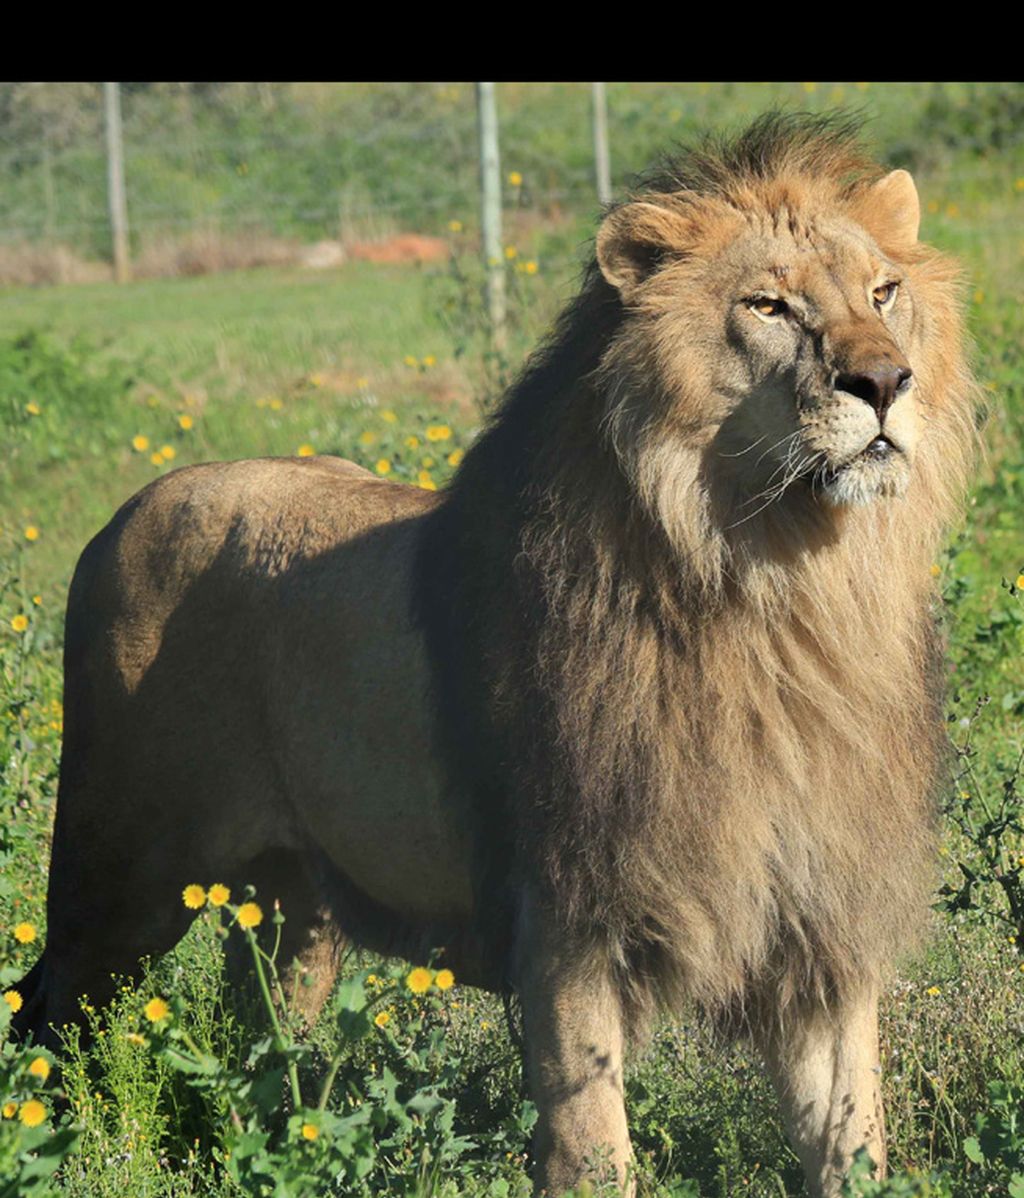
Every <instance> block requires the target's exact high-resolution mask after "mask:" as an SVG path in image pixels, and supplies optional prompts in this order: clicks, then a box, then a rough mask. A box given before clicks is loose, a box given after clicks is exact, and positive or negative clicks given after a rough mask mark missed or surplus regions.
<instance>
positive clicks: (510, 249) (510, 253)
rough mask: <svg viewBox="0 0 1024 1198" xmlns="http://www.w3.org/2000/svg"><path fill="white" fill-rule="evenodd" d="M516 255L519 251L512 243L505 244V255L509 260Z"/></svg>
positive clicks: (513, 258) (512, 259)
mask: <svg viewBox="0 0 1024 1198" xmlns="http://www.w3.org/2000/svg"><path fill="white" fill-rule="evenodd" d="M518 256H519V251H518V250H517V249H516V247H515V246H514V245H507V246H505V257H506V258H507V259H508V260H509V262H512V261H514V260H515V259H516V258H517V257H518Z"/></svg>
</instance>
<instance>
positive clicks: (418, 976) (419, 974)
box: [405, 965, 433, 994]
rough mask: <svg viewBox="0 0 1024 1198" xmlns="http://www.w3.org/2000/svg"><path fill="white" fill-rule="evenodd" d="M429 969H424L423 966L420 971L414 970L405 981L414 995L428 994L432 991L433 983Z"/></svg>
mask: <svg viewBox="0 0 1024 1198" xmlns="http://www.w3.org/2000/svg"><path fill="white" fill-rule="evenodd" d="M432 980H433V979H432V977H431V973H430V970H429V969H424V968H423V966H422V965H421V966H420V967H419V968H418V969H414V970H413V971H412V973H410V974H409V976H408V977H407V978H406V979H405V984H406V985H407V986H408V987H409V989H410V990H411V991H412V992H413V994H426V992H427V991H428V990H429V989H430V983H431V981H432Z"/></svg>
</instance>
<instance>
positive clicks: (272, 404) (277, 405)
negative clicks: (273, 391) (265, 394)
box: [267, 395, 284, 412]
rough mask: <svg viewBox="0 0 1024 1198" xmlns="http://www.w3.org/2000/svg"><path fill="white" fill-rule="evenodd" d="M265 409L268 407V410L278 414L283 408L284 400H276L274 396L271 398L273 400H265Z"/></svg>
mask: <svg viewBox="0 0 1024 1198" xmlns="http://www.w3.org/2000/svg"><path fill="white" fill-rule="evenodd" d="M267 407H268V408H269V409H270V410H271V411H272V412H280V411H281V409H282V408H283V407H284V400H283V399H278V397H277V396H276V395H275V396H274V397H273V399H269V400H267Z"/></svg>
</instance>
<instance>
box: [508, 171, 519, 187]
mask: <svg viewBox="0 0 1024 1198" xmlns="http://www.w3.org/2000/svg"><path fill="white" fill-rule="evenodd" d="M508 181H509V183H511V184H512V186H513V187H522V185H523V176H522V175H521V174H520V173H519V172H518V171H509V173H508Z"/></svg>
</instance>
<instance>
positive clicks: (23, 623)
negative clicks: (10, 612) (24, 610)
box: [11, 615, 28, 632]
mask: <svg viewBox="0 0 1024 1198" xmlns="http://www.w3.org/2000/svg"><path fill="white" fill-rule="evenodd" d="M11 627H12V628H13V629H14V631H15V632H24V631H25V629H26V628H28V616H24V615H17V616H14V617H12V619H11Z"/></svg>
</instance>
